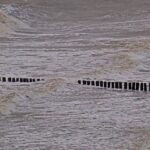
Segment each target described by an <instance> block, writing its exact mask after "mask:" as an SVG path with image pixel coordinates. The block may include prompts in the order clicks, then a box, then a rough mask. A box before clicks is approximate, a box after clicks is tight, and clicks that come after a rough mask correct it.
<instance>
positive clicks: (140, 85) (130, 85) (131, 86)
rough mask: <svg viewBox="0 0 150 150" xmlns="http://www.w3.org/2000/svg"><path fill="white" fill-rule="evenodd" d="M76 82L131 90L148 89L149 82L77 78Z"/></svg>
mask: <svg viewBox="0 0 150 150" xmlns="http://www.w3.org/2000/svg"><path fill="white" fill-rule="evenodd" d="M78 84H82V85H89V86H96V87H100V88H108V89H120V90H131V91H145V92H146V91H150V83H145V82H121V81H114V82H111V81H97V80H78Z"/></svg>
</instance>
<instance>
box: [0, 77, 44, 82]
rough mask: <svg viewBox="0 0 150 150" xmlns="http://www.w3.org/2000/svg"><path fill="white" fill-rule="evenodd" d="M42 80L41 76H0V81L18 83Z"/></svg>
mask: <svg viewBox="0 0 150 150" xmlns="http://www.w3.org/2000/svg"><path fill="white" fill-rule="evenodd" d="M39 81H44V79H41V78H22V77H20V78H19V77H0V82H20V83H31V82H39Z"/></svg>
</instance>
